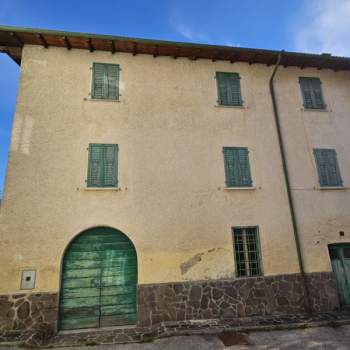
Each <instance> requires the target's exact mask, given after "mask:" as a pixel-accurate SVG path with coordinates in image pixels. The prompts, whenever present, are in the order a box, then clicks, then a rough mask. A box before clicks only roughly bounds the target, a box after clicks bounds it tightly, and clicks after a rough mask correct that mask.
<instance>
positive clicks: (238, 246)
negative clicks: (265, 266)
mask: <svg viewBox="0 0 350 350" xmlns="http://www.w3.org/2000/svg"><path fill="white" fill-rule="evenodd" d="M232 233H233V242H234V252H235V261H236V274H237V277H244V276H259V275H261V274H262V271H261V262H260V243H259V237H258V229H257V228H256V227H245V228H233V229H232Z"/></svg>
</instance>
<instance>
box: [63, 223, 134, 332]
mask: <svg viewBox="0 0 350 350" xmlns="http://www.w3.org/2000/svg"><path fill="white" fill-rule="evenodd" d="M136 285H137V256H136V250H135V247H134V245H133V243H132V242H131V241H130V239H129V238H128V237H127V236H126V235H125V234H123V233H122V232H120V231H118V230H115V229H112V228H108V227H97V228H93V229H89V230H86V231H84V232H82V233H81V234H79V235H78V236H77V237H76V238H75V239H73V241H72V242H71V243H70V244H69V246H68V247H67V249H66V252H65V254H64V258H63V264H62V275H61V290H60V315H59V328H60V329H79V328H98V327H106V326H117V325H130V324H135V323H136Z"/></svg>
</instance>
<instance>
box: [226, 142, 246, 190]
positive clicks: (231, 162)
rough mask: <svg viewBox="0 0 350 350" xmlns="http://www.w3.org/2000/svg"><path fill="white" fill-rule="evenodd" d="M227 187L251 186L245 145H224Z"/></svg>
mask: <svg viewBox="0 0 350 350" xmlns="http://www.w3.org/2000/svg"><path fill="white" fill-rule="evenodd" d="M223 153H224V163H225V177H226V186H227V187H251V186H252V179H251V175H250V165H249V155H248V149H247V148H246V147H224V148H223Z"/></svg>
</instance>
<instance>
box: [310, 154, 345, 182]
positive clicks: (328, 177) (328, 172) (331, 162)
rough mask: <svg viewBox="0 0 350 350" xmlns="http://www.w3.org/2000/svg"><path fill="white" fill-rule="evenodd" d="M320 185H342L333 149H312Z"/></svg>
mask: <svg viewBox="0 0 350 350" xmlns="http://www.w3.org/2000/svg"><path fill="white" fill-rule="evenodd" d="M314 156H315V161H316V167H317V172H318V179H319V183H320V186H343V181H342V178H341V175H340V170H339V165H338V160H337V152H336V151H335V149H326V148H317V149H314Z"/></svg>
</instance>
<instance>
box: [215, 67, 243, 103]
mask: <svg viewBox="0 0 350 350" xmlns="http://www.w3.org/2000/svg"><path fill="white" fill-rule="evenodd" d="M216 86H217V91H218V103H219V104H220V105H223V106H241V105H242V96H241V84H240V77H239V74H238V73H225V72H216Z"/></svg>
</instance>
